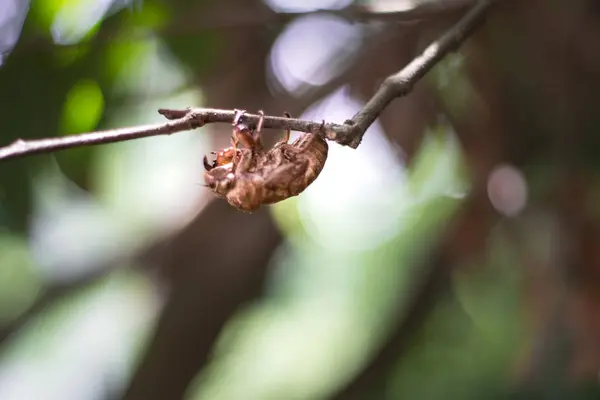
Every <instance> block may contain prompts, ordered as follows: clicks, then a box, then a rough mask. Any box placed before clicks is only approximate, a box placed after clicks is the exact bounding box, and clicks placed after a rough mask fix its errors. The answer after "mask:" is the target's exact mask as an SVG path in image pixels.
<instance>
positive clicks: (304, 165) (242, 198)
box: [204, 111, 328, 212]
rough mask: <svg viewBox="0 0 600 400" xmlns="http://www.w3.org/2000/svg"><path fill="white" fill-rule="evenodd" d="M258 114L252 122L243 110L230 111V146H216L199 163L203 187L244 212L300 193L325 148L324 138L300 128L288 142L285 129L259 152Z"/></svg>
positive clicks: (319, 164)
mask: <svg viewBox="0 0 600 400" xmlns="http://www.w3.org/2000/svg"><path fill="white" fill-rule="evenodd" d="M260 115H261V117H260V119H259V122H258V124H257V125H256V127H254V126H251V125H248V124H245V123H243V121H242V117H243V111H240V112H238V113H236V118H235V119H234V130H233V133H232V144H233V146H232V147H231V148H228V149H224V150H222V151H221V152H218V153H217V159H216V160H215V162H214V163H213V165H210V164H208V161H205V163H204V166H205V169H206V171H205V173H204V179H205V182H206V185H207V187H209V188H210V189H211V190H212V191H213V192H214V193H215V194H216V195H217V196H219V197H224V198H226V199H227V201H228V202H229V203H230V204H231V205H233V206H234V207H236V208H238V209H240V210H243V211H248V212H250V211H254V210H256V209H258V208H259V207H260V205H261V204H273V203H277V202H280V201H282V200H285V199H287V198H289V197H292V196H297V195H298V194H300V193H302V192H303V191H304V190H305V189H306V188H307V187H308V186H309V185H310V184H311V183H313V182H314V181H315V179H317V177H318V176H319V174H320V173H321V171H322V170H323V167H324V165H325V161H326V160H327V153H328V145H327V142H326V141H325V139H324V138H323V137H321V136H320V135H318V134H317V133H306V134H303V135H302V136H300V137H299V138H298V139H297V140H295V141H294V142H293V143H291V144H290V143H288V142H289V136H290V132H289V130H288V131H286V134H285V136H284V138H283V139H282V140H280V141H279V142H277V143H276V144H275V145H274V146H273V148H271V149H270V150H269V151H267V152H265V151H264V148H263V145H262V142H261V140H260V131H261V128H262V123H263V118H264V116H263V114H262V112H260ZM286 116H287V117H289V115H286ZM240 145H241V146H240ZM219 155H222V156H221V159H219Z"/></svg>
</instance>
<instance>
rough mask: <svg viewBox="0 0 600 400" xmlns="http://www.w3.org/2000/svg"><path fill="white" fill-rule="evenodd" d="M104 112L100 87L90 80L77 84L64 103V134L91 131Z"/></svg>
mask: <svg viewBox="0 0 600 400" xmlns="http://www.w3.org/2000/svg"><path fill="white" fill-rule="evenodd" d="M103 112H104V96H103V95H102V90H101V89H100V86H99V85H98V84H97V83H96V82H95V81H91V80H87V79H86V80H81V81H79V82H77V83H76V84H75V85H73V87H72V88H71V90H69V93H68V94H67V100H66V102H65V108H64V110H63V119H62V131H63V132H64V133H78V132H86V131H90V130H93V129H94V128H96V126H97V125H98V122H99V121H100V118H101V117H102V113H103Z"/></svg>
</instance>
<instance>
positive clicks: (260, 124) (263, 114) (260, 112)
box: [256, 110, 265, 134]
mask: <svg viewBox="0 0 600 400" xmlns="http://www.w3.org/2000/svg"><path fill="white" fill-rule="evenodd" d="M258 115H260V117H259V118H258V124H257V125H256V133H257V134H258V133H260V131H261V130H262V127H263V122H264V121H265V113H264V112H263V110H258Z"/></svg>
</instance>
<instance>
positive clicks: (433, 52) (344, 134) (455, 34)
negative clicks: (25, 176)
mask: <svg viewBox="0 0 600 400" xmlns="http://www.w3.org/2000/svg"><path fill="white" fill-rule="evenodd" d="M495 1H496V0H480V1H479V2H477V4H476V5H475V6H474V7H473V8H471V9H470V10H469V11H468V12H467V14H466V15H465V16H464V17H463V18H461V20H460V21H458V22H457V23H456V25H454V26H453V27H452V28H451V29H450V30H449V31H448V32H446V33H445V34H444V35H443V36H442V37H440V38H439V39H438V40H436V41H435V42H433V43H432V44H430V45H429V46H428V47H427V48H426V49H425V51H423V53H422V54H421V55H420V56H418V57H416V58H415V59H414V60H413V61H411V62H410V63H409V64H408V65H407V66H406V67H404V68H403V69H402V70H401V71H400V72H398V73H396V74H394V75H391V76H389V77H388V78H387V79H386V80H385V81H384V82H383V84H382V85H381V86H380V88H379V90H377V92H376V93H375V95H374V96H373V97H372V98H371V99H370V100H369V101H368V102H367V104H366V105H365V106H364V107H363V109H362V110H360V111H359V112H358V113H357V114H356V115H355V116H354V117H352V118H351V119H349V120H346V121H345V122H344V123H343V124H337V123H332V122H330V123H325V124H322V121H309V120H302V119H296V118H283V117H274V116H265V119H264V124H263V127H264V128H274V129H291V130H295V131H299V132H312V133H318V134H321V135H323V136H324V137H326V138H327V139H329V140H332V141H335V142H337V143H339V144H341V145H344V146H350V147H352V148H354V149H355V148H357V147H358V146H359V145H360V142H361V140H362V138H363V136H364V134H365V132H366V131H367V129H368V128H369V126H371V124H372V123H373V121H375V119H376V118H377V117H378V116H379V114H381V112H382V111H383V110H384V109H385V108H386V107H387V106H388V105H389V104H390V103H391V101H392V100H394V99H395V98H397V97H402V96H405V95H407V94H408V93H410V92H411V90H412V88H413V86H414V85H415V84H416V83H417V82H418V81H419V80H420V79H421V78H422V77H423V76H424V75H425V74H426V73H427V72H428V71H429V70H431V68H433V67H434V66H435V65H436V64H437V63H438V62H439V61H440V60H441V59H442V58H443V57H444V56H445V55H446V54H448V53H449V52H451V51H453V50H455V49H457V48H458V46H459V45H460V44H461V43H462V42H463V41H464V40H465V39H466V38H467V37H468V36H469V34H470V33H471V32H472V31H473V30H474V29H475V28H476V27H477V26H478V25H479V23H480V22H482V21H483V18H484V16H485V14H486V11H487V10H488V9H489V8H490V6H491V5H492V4H493V3H494V2H495ZM159 112H160V113H161V114H162V115H164V116H165V117H166V118H168V119H169V120H171V121H169V122H167V123H165V124H157V125H146V126H137V127H131V128H124V129H115V130H108V131H101V132H92V133H84V134H80V135H73V136H67V137H60V138H48V139H40V140H29V141H25V140H20V139H19V140H17V141H15V142H14V143H12V144H10V145H8V146H6V147H2V148H0V161H2V160H8V159H11V158H17V157H24V156H28V155H33V154H39V153H50V152H54V151H57V150H62V149H68V148H75V147H82V146H90V145H96V144H105V143H114V142H122V141H126V140H131V139H139V138H143V137H149V136H158V135H164V134H171V133H175V132H180V131H186V130H191V129H195V128H199V127H201V126H203V125H205V124H207V123H215V122H221V123H223V122H225V123H231V122H232V121H233V117H234V115H235V111H234V110H219V109H210V108H188V109H183V110H166V109H162V110H159ZM245 116H246V118H248V119H249V120H250V121H251V122H257V121H258V118H259V116H258V115H256V114H245Z"/></svg>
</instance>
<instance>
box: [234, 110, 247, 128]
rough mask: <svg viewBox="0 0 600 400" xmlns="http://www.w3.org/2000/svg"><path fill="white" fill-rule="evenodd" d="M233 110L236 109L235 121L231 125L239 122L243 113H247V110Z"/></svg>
mask: <svg viewBox="0 0 600 400" xmlns="http://www.w3.org/2000/svg"><path fill="white" fill-rule="evenodd" d="M233 111H235V115H234V116H233V123H232V124H231V125H233V126H235V125H237V124H239V122H240V118H242V115H244V114H245V113H246V110H238V109H235V110H233Z"/></svg>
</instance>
